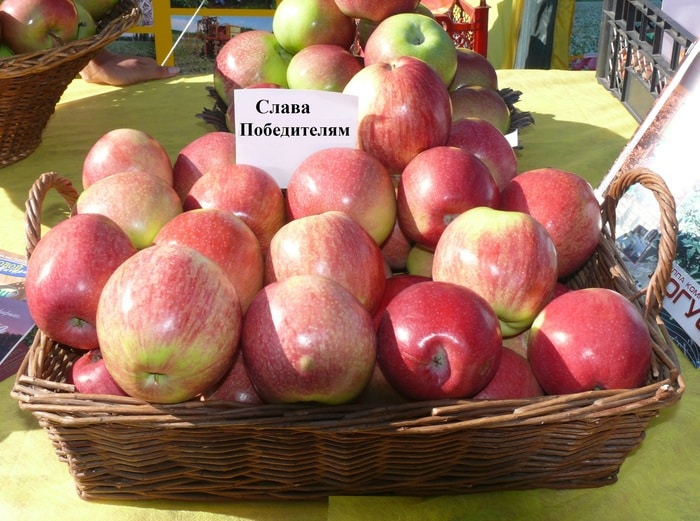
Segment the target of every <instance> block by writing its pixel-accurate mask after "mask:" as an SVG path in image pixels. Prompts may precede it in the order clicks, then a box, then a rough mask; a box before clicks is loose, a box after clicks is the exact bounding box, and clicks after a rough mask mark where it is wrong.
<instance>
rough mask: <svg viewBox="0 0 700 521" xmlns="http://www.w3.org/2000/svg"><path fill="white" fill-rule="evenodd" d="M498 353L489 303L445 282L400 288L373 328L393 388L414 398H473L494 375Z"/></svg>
mask: <svg viewBox="0 0 700 521" xmlns="http://www.w3.org/2000/svg"><path fill="white" fill-rule="evenodd" d="M501 349H502V345H501V330H500V328H499V322H498V318H497V317H496V314H495V313H494V311H493V309H492V308H491V306H490V305H489V304H488V302H486V300H484V299H483V298H482V297H481V296H479V295H478V294H477V293H476V292H475V291H472V290H470V289H468V288H465V287H463V286H460V285H459V284H452V283H448V282H437V281H428V282H422V283H420V284H414V285H412V286H410V287H408V288H406V289H404V290H403V291H401V292H400V293H399V294H398V295H396V296H395V297H394V298H393V299H392V300H391V302H389V304H388V305H387V307H386V309H385V311H384V314H383V316H382V318H381V320H380V321H379V327H378V328H377V363H378V364H379V367H380V368H381V370H382V373H383V374H384V376H385V377H386V379H387V381H388V382H389V383H390V384H391V386H392V387H394V388H395V389H396V390H397V391H398V392H399V393H401V394H402V395H403V396H405V397H407V398H409V399H412V400H432V399H444V398H469V397H471V396H473V395H474V394H476V393H477V392H479V391H480V390H481V389H482V388H483V387H484V386H485V385H486V384H487V383H488V382H489V380H491V378H492V377H493V375H494V374H495V372H496V370H497V368H498V363H499V361H500V357H501Z"/></svg>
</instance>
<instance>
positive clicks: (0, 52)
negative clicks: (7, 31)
mask: <svg viewBox="0 0 700 521" xmlns="http://www.w3.org/2000/svg"><path fill="white" fill-rule="evenodd" d="M14 55H15V53H13V52H12V49H10V48H9V47H8V46H7V45H5V44H4V43H2V44H0V58H8V57H10V56H14Z"/></svg>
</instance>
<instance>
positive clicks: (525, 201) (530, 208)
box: [500, 167, 602, 278]
mask: <svg viewBox="0 0 700 521" xmlns="http://www.w3.org/2000/svg"><path fill="white" fill-rule="evenodd" d="M500 208H501V209H503V210H516V211H520V212H526V213H529V214H530V215H532V216H533V217H534V218H535V219H537V220H538V221H539V222H540V223H541V224H542V225H543V226H544V227H545V228H546V229H547V231H548V232H549V235H550V236H551V237H552V240H553V241H554V246H555V247H556V248H557V259H558V261H557V262H558V275H559V278H565V277H567V276H569V275H571V274H572V273H574V272H575V271H576V270H578V269H579V268H580V267H581V266H583V264H584V263H585V262H586V261H587V260H588V258H589V257H590V256H591V255H592V254H593V252H594V251H595V249H596V248H597V247H598V243H599V241H600V230H601V226H602V221H601V217H600V206H599V204H598V200H597V198H596V196H595V192H594V191H593V187H592V186H591V185H590V183H588V181H586V180H585V179H584V178H582V177H581V176H579V175H577V174H575V173H573V172H567V171H565V170H561V169H558V168H550V167H547V168H537V169H534V170H529V171H527V172H523V173H521V174H520V175H518V176H516V177H514V178H513V179H511V181H510V182H509V183H508V184H507V185H506V186H505V188H504V189H503V191H502V194H501V203H500Z"/></svg>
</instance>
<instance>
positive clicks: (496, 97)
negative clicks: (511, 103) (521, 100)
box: [450, 85, 510, 134]
mask: <svg viewBox="0 0 700 521" xmlns="http://www.w3.org/2000/svg"><path fill="white" fill-rule="evenodd" d="M450 99H451V100H452V119H453V121H457V120H459V119H462V118H479V119H485V120H486V121H488V122H489V123H491V124H492V125H493V126H494V127H496V128H497V129H498V130H499V131H500V132H501V133H502V134H507V133H508V131H509V130H510V108H508V104H507V103H506V102H505V100H504V99H503V98H502V97H501V95H500V94H499V93H498V91H496V90H493V89H489V88H488V87H481V86H478V85H475V86H473V87H466V86H465V87H459V88H458V89H455V90H452V91H450Z"/></svg>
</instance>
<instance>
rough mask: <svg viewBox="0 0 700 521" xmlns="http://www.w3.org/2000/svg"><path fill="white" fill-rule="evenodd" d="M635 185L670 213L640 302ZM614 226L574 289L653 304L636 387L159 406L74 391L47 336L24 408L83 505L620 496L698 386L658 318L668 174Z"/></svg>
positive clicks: (68, 355)
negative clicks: (632, 227)
mask: <svg viewBox="0 0 700 521" xmlns="http://www.w3.org/2000/svg"><path fill="white" fill-rule="evenodd" d="M636 183H641V184H642V185H643V186H645V187H646V188H648V189H650V190H652V191H653V192H654V193H655V194H656V197H657V201H658V203H659V205H660V207H661V210H662V212H661V215H662V217H661V233H662V236H661V242H660V248H659V263H658V266H657V268H656V271H655V272H654V275H653V277H652V278H651V280H650V286H649V288H648V290H647V291H642V292H641V293H640V292H639V291H637V289H636V286H635V284H634V282H633V281H632V278H631V276H630V275H629V273H628V272H627V270H626V268H625V267H624V264H623V263H622V260H621V258H620V256H619V254H618V253H617V250H616V248H615V245H614V240H613V234H614V222H615V206H616V203H617V200H618V199H619V198H620V196H621V195H622V194H623V193H624V191H625V190H626V189H627V188H628V187H629V186H631V185H632V184H636ZM52 188H55V189H57V190H58V191H59V192H60V193H61V194H62V195H63V197H64V199H65V200H66V202H67V203H68V204H69V206H72V204H73V203H74V202H75V199H76V197H77V193H76V191H75V189H74V188H73V186H72V185H71V183H70V182H69V181H67V180H66V179H65V178H62V177H61V176H59V175H58V174H56V173H47V174H44V175H42V176H41V177H40V178H39V179H38V180H37V181H36V183H35V184H34V186H33V188H32V190H31V192H30V195H29V198H28V201H27V239H28V251H29V253H31V250H32V249H33V248H34V245H35V244H36V242H37V241H38V240H39V229H40V220H41V219H40V216H41V206H42V201H43V199H44V196H45V194H46V192H47V191H48V190H50V189H52ZM602 214H603V219H604V222H605V223H606V226H605V230H604V232H603V234H602V237H601V243H600V246H599V248H598V250H597V251H596V252H595V253H594V255H593V256H592V257H591V259H590V260H589V262H588V264H587V265H586V266H585V267H583V268H582V269H581V270H580V272H578V273H577V274H576V275H575V276H574V277H573V278H572V279H571V280H570V281H569V284H570V286H571V287H572V288H581V287H590V286H601V287H609V288H614V289H615V290H617V291H619V292H620V293H622V294H624V295H626V296H628V297H629V298H630V299H631V300H633V301H634V302H636V303H638V304H639V305H640V312H642V313H644V315H645V317H646V323H647V325H648V329H649V332H650V333H651V335H652V338H653V346H654V356H653V367H652V369H651V370H650V373H649V375H648V379H647V381H646V383H645V385H644V386H643V387H641V388H638V389H630V390H598V391H591V392H584V393H580V394H571V395H561V396H545V397H540V398H536V399H526V400H497V401H473V400H442V401H434V402H417V403H407V404H402V405H390V404H386V405H384V404H376V405H367V404H351V405H343V406H324V405H318V406H313V405H288V406H277V405H265V406H244V405H237V404H233V403H229V402H201V401H190V402H186V403H180V404H175V405H156V404H149V403H146V402H143V401H141V400H137V399H133V398H130V397H117V396H101V395H86V394H79V393H75V392H74V387H73V385H71V384H68V383H66V380H67V378H66V377H67V375H68V374H69V369H70V367H71V364H72V363H73V361H74V360H75V359H76V358H77V356H78V355H79V352H76V351H75V350H73V349H71V348H70V347H66V346H62V345H58V344H56V343H55V342H53V341H52V340H51V339H50V338H48V337H47V336H46V335H45V334H43V333H42V332H39V333H38V334H37V335H36V339H35V342H34V344H33V345H32V346H31V349H30V351H29V353H28V355H27V357H26V358H25V360H24V362H23V365H22V367H21V368H20V370H19V372H18V374H17V377H16V381H15V385H14V388H13V391H12V395H13V397H14V398H16V399H17V400H18V401H19V406H20V407H21V408H22V409H24V410H27V411H31V412H32V413H33V415H34V416H35V417H36V418H37V419H38V421H39V423H40V425H41V426H42V427H43V428H44V429H46V432H47V433H48V436H49V438H50V440H51V442H52V443H53V445H54V447H55V450H56V453H57V455H58V457H59V459H60V460H62V461H64V462H66V464H67V465H68V467H69V469H70V472H71V474H72V476H73V478H74V481H75V484H76V487H77V490H78V494H79V495H80V497H82V498H85V499H110V500H113V499H153V498H173V499H189V500H202V499H207V498H209V499H211V498H237V499H311V498H321V497H325V496H329V495H371V494H383V495H393V494H399V495H415V496H421V495H447V494H465V493H472V492H481V491H487V490H507V489H527V488H540V487H545V488H579V487H596V486H601V485H608V484H610V483H613V482H615V480H616V476H617V473H618V471H619V468H620V465H621V464H622V462H623V460H624V459H625V457H626V456H627V454H628V453H629V452H630V451H632V450H634V449H636V448H637V447H638V446H639V445H640V444H641V442H642V439H643V437H644V431H645V429H646V426H647V424H648V422H649V420H650V419H651V418H652V417H654V416H656V415H657V414H658V412H659V410H660V409H662V408H664V407H668V406H671V405H672V404H674V403H676V402H677V401H678V400H679V399H680V398H681V395H682V393H683V391H684V387H685V385H684V382H683V378H682V376H681V374H680V370H679V365H678V360H677V358H676V354H675V353H676V351H675V348H674V346H673V345H672V343H671V341H670V340H669V338H668V335H667V334H666V332H665V329H664V328H663V325H662V324H661V323H660V322H659V321H658V320H657V319H656V316H657V313H658V311H659V307H660V305H659V303H660V300H661V297H662V296H663V293H664V288H665V286H666V283H667V281H668V277H669V274H670V270H671V261H672V259H673V257H674V252H675V240H676V229H677V228H676V217H675V204H674V201H673V198H672V197H671V196H670V195H669V192H668V189H667V188H666V186H665V185H664V183H663V182H662V181H661V179H660V178H659V177H658V176H656V175H655V174H653V173H651V172H649V171H646V170H636V171H634V172H629V173H627V174H624V175H619V176H618V177H617V178H616V179H615V181H614V182H613V184H612V185H611V187H610V190H609V193H608V194H607V196H606V198H605V201H604V203H603V205H602ZM642 301H644V302H646V305H642V304H641V302H642Z"/></svg>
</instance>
